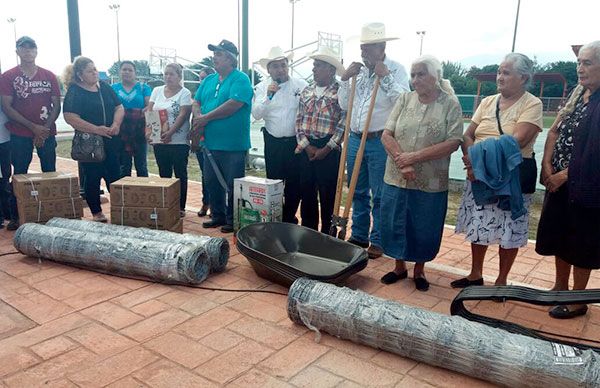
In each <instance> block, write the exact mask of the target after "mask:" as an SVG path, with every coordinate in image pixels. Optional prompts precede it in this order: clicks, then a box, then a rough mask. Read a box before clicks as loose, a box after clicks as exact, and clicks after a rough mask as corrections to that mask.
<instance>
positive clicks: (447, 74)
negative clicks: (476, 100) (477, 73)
mask: <svg viewBox="0 0 600 388" xmlns="http://www.w3.org/2000/svg"><path fill="white" fill-rule="evenodd" d="M442 70H443V73H444V78H446V79H447V80H449V81H450V83H451V84H452V87H453V88H454V91H455V92H456V94H475V93H476V91H477V81H476V80H475V79H473V78H472V77H469V72H468V71H467V69H465V68H464V67H463V65H461V64H460V63H456V62H449V61H446V62H442Z"/></svg>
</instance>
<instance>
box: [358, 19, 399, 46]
mask: <svg viewBox="0 0 600 388" xmlns="http://www.w3.org/2000/svg"><path fill="white" fill-rule="evenodd" d="M396 39H398V38H395V37H390V36H387V35H386V33H385V24H383V23H369V24H365V25H364V26H363V28H362V30H361V32H360V43H361V44H370V43H380V42H387V41H388V40H396Z"/></svg>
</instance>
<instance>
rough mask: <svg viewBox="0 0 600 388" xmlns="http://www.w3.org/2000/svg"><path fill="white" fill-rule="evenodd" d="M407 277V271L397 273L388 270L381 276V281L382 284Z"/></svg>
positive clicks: (392, 282)
mask: <svg viewBox="0 0 600 388" xmlns="http://www.w3.org/2000/svg"><path fill="white" fill-rule="evenodd" d="M407 277H408V271H406V270H404V272H400V273H399V274H397V273H396V272H394V271H392V272H388V273H386V274H385V275H383V276H382V277H381V283H383V284H394V283H396V282H397V281H398V280H402V279H406V278H407Z"/></svg>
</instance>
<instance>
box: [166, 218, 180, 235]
mask: <svg viewBox="0 0 600 388" xmlns="http://www.w3.org/2000/svg"><path fill="white" fill-rule="evenodd" d="M169 231H170V232H175V233H179V234H181V233H183V218H182V219H180V220H179V222H178V223H176V224H175V226H173V227H172V228H171V229H169Z"/></svg>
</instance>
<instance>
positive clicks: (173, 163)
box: [154, 144, 190, 210]
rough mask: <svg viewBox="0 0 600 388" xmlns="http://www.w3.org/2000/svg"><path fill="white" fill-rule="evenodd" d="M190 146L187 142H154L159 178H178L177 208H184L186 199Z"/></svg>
mask: <svg viewBox="0 0 600 388" xmlns="http://www.w3.org/2000/svg"><path fill="white" fill-rule="evenodd" d="M189 154H190V146H189V145H187V144H155V145H154V157H156V164H158V174H159V175H160V177H161V178H171V177H173V172H175V177H176V178H179V184H180V185H181V186H180V187H181V191H180V193H181V195H180V196H179V209H180V210H185V203H186V200H187V187H188V175H187V165H188V157H189Z"/></svg>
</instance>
